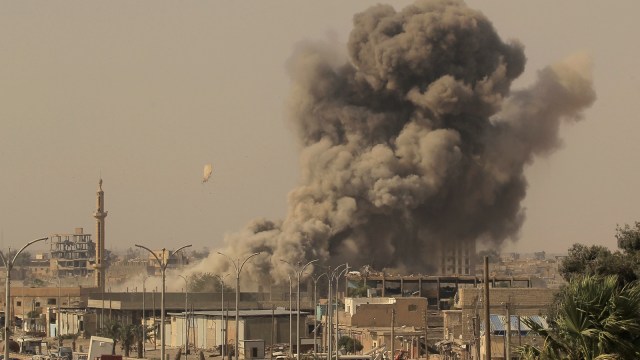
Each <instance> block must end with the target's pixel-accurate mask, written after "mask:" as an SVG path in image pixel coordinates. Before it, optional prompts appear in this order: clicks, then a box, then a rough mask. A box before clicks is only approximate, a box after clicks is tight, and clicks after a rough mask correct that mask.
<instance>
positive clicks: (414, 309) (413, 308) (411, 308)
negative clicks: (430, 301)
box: [409, 304, 418, 311]
mask: <svg viewBox="0 0 640 360" xmlns="http://www.w3.org/2000/svg"><path fill="white" fill-rule="evenodd" d="M417 310H418V305H416V304H411V305H409V311H417Z"/></svg>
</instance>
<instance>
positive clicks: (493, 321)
mask: <svg viewBox="0 0 640 360" xmlns="http://www.w3.org/2000/svg"><path fill="white" fill-rule="evenodd" d="M523 319H530V320H531V321H533V322H535V323H537V324H539V325H541V326H542V327H543V328H545V329H547V328H549V324H548V323H547V321H546V320H545V319H544V318H543V317H541V316H538V315H533V316H518V315H511V317H510V320H511V331H512V332H514V331H516V332H517V331H518V325H519V329H520V331H521V332H522V333H523V334H526V333H528V332H529V331H531V328H529V327H528V326H527V325H526V324H525V323H524V322H523V321H522V320H523ZM489 323H490V326H491V333H492V334H496V335H504V334H505V332H506V331H507V317H506V316H504V315H496V314H492V315H491V317H490V318H489ZM518 323H519V324H518ZM480 331H482V332H484V322H482V323H481V324H480Z"/></svg>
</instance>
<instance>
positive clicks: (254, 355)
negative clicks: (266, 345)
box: [251, 347, 258, 358]
mask: <svg viewBox="0 0 640 360" xmlns="http://www.w3.org/2000/svg"><path fill="white" fill-rule="evenodd" d="M251 357H253V358H257V357H258V348H257V347H254V348H251Z"/></svg>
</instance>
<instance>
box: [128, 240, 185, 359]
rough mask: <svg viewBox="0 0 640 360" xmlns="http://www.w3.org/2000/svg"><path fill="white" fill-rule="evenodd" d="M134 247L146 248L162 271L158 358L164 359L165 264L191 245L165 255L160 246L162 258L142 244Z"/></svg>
mask: <svg viewBox="0 0 640 360" xmlns="http://www.w3.org/2000/svg"><path fill="white" fill-rule="evenodd" d="M135 245H136V247H139V248H141V249H145V250H147V251H148V252H149V253H151V255H153V257H154V258H155V259H156V261H157V262H158V266H159V267H160V272H161V273H162V295H161V297H160V338H161V340H160V359H161V360H166V359H165V355H164V354H165V340H166V339H165V336H164V292H165V282H166V270H167V266H168V265H169V259H171V258H172V257H173V255H175V254H176V253H177V252H178V251H180V250H182V249H184V248H188V247H190V246H191V244H189V245H185V246H182V247H180V248H178V249H177V250H175V251H172V252H169V256H165V254H166V252H167V249H165V248H162V259H160V258H159V257H158V255H156V253H154V252H153V250H151V249H149V248H148V247H146V246H143V245H138V244H135ZM154 316H155V315H154Z"/></svg>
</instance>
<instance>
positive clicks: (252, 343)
mask: <svg viewBox="0 0 640 360" xmlns="http://www.w3.org/2000/svg"><path fill="white" fill-rule="evenodd" d="M241 346H242V348H241V349H240V354H243V355H244V359H247V360H249V359H264V358H265V357H264V340H244V341H242V343H241Z"/></svg>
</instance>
